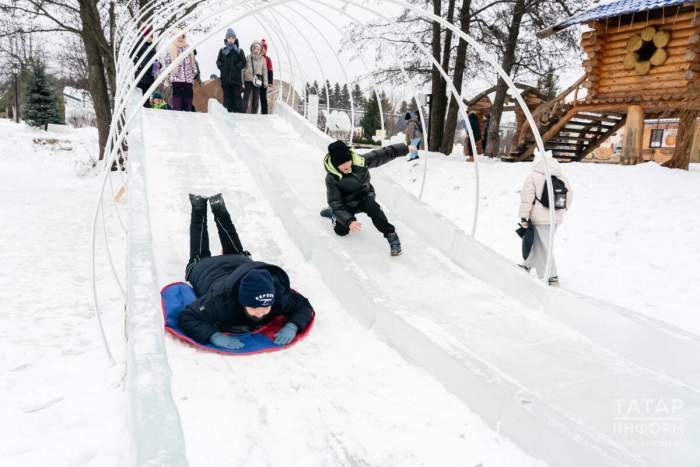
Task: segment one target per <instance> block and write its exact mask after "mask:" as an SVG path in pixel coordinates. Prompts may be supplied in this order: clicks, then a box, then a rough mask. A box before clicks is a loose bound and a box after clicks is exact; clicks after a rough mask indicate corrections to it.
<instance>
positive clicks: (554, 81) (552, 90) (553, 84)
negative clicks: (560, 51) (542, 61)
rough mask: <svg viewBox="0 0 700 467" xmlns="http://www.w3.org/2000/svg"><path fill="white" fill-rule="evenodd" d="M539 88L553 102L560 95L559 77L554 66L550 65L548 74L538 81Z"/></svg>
mask: <svg viewBox="0 0 700 467" xmlns="http://www.w3.org/2000/svg"><path fill="white" fill-rule="evenodd" d="M537 88H538V89H539V90H540V91H541V92H542V94H544V95H545V98H546V99H547V100H548V101H551V100H552V99H554V98H555V97H557V94H558V93H559V77H558V76H557V74H556V70H555V69H554V65H549V69H547V74H546V75H544V76H541V77H540V78H538V79H537Z"/></svg>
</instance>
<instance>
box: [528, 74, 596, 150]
mask: <svg viewBox="0 0 700 467" xmlns="http://www.w3.org/2000/svg"><path fill="white" fill-rule="evenodd" d="M586 76H587V75H583V76H581V77H580V78H579V79H577V80H576V82H575V83H574V84H572V85H571V86H569V87H568V88H566V89H565V90H564V91H563V92H562V93H560V94H559V95H558V96H557V97H555V98H554V99H552V100H551V101H549V102H545V103H544V104H542V105H541V106H539V107H537V109H535V111H534V112H532V118H533V119H534V120H535V121H537V122H539V123H541V124H543V125H544V124H546V123H547V122H548V121H549V115H551V113H550V114H547V119H546V120H544V121H543V120H542V115H543V114H544V113H545V112H546V111H548V110H550V109H552V108H554V110H556V109H557V108H559V107H560V106H561V104H562V102H563V101H564V99H565V98H566V97H567V96H568V95H569V94H571V93H572V92H573V91H575V94H574V106H575V105H576V102H577V101H578V90H579V88H580V87H581V83H583V82H584V81H585V80H586ZM529 127H530V123H529V122H528V121H525V124H524V125H523V129H522V131H520V141H518V145H520V144H521V143H522V141H523V138H525V135H526V134H527V130H528V128H529Z"/></svg>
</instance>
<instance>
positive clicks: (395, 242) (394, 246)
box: [386, 232, 403, 256]
mask: <svg viewBox="0 0 700 467" xmlns="http://www.w3.org/2000/svg"><path fill="white" fill-rule="evenodd" d="M386 239H387V240H388V241H389V246H390V247H391V256H399V255H400V254H402V253H403V252H402V251H401V242H400V241H399V236H398V235H396V232H394V233H393V234H389V236H388V237H386Z"/></svg>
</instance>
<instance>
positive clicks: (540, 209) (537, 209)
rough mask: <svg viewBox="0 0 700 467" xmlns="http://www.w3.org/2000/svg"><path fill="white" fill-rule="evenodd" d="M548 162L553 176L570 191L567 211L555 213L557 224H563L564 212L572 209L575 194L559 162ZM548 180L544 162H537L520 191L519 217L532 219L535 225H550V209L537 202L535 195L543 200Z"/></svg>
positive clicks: (551, 160)
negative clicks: (545, 184) (545, 183)
mask: <svg viewBox="0 0 700 467" xmlns="http://www.w3.org/2000/svg"><path fill="white" fill-rule="evenodd" d="M546 160H547V162H548V164H549V172H550V173H551V174H552V176H553V177H557V178H558V179H559V180H561V181H562V182H564V185H566V188H567V189H568V190H569V191H568V192H567V193H566V209H558V210H555V211H554V218H555V220H556V223H557V224H561V223H562V222H563V221H564V212H565V211H567V210H568V209H569V207H571V203H572V202H573V201H574V192H573V191H572V190H571V184H570V183H569V179H568V178H566V177H565V176H564V175H562V172H561V165H559V161H558V160H556V159H554V158H547V159H546ZM546 179H547V175H546V172H545V168H544V161H543V160H540V161H539V162H535V164H534V165H533V167H532V172H531V173H530V175H528V176H527V178H526V179H525V183H524V184H523V189H522V190H520V210H519V211H518V217H520V218H524V219H530V222H532V223H533V224H535V225H537V224H549V209H547V208H545V207H544V206H542V203H540V202H539V201H535V195H537V198H538V199H542V191H543V190H544V182H545V180H546ZM533 201H535V204H532V202H533Z"/></svg>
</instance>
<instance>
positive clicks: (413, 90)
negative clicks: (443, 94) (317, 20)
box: [312, 0, 428, 195]
mask: <svg viewBox="0 0 700 467" xmlns="http://www.w3.org/2000/svg"><path fill="white" fill-rule="evenodd" d="M312 1H314V0H312ZM316 3H318V4H320V5H324V6H326V7H327V8H330V9H332V10H335V11H338V12H340V13H341V14H343V15H344V16H347V17H348V18H350V19H351V20H353V21H354V22H355V23H357V24H358V25H359V26H360V27H362V29H363V30H364V31H365V32H368V33H369V34H370V35H371V36H372V37H373V38H374V40H375V41H377V43H378V44H379V45H380V46H381V45H382V44H383V43H384V42H385V41H384V40H383V39H381V38H380V37H379V36H377V34H376V33H375V32H374V31H372V30H371V29H369V28H368V27H367V26H365V25H364V24H363V23H362V22H360V21H359V20H357V19H356V18H355V17H354V16H352V15H350V14H349V13H347V12H345V11H342V10H341V9H338V8H336V7H333V6H330V5H327V4H325V3H322V2H320V1H316ZM344 3H350V2H344ZM387 50H388V51H389V54H390V55H391V57H392V58H393V59H394V62H395V63H396V65H398V67H399V69H400V70H401V74H402V75H403V77H404V79H405V80H406V84H408V86H409V88H410V92H411V93H412V94H413V97H414V98H415V100H416V102H419V101H420V99H419V98H418V91H417V90H416V88H415V87H414V86H413V82H412V81H411V78H410V77H409V76H408V72H406V69H405V68H404V66H403V63H401V61H400V60H399V59H398V57H397V56H396V54H395V53H394V51H393V50H391V48H390V47H387ZM377 102H381V99H380V97H379V94H377ZM380 106H381V104H380ZM379 109H380V115H382V114H383V112H382V111H381V110H382V109H381V107H380V108H379ZM417 110H418V113H419V114H420V117H421V120H422V121H426V120H424V117H423V109H422V107H421V106H420V105H419V106H418V109H417ZM383 121H384V117H383V116H382V122H383ZM382 129H383V128H382ZM423 136H424V137H425V149H424V150H423V156H424V159H425V169H424V170H425V171H427V170H428V136H426V135H423ZM421 195H422V189H421Z"/></svg>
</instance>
